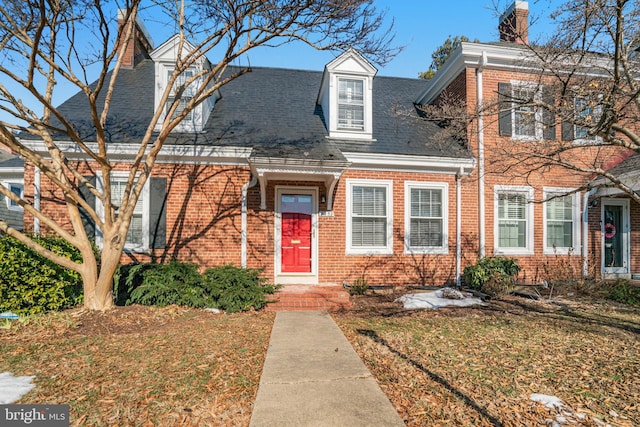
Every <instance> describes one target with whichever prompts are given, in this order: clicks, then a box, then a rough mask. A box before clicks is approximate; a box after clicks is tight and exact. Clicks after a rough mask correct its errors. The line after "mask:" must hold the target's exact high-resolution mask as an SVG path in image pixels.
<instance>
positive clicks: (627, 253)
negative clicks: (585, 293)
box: [600, 198, 631, 279]
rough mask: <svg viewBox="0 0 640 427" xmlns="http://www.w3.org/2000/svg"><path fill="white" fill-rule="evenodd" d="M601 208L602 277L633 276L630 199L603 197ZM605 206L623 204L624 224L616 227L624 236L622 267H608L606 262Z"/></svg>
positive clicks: (622, 241) (622, 240)
mask: <svg viewBox="0 0 640 427" xmlns="http://www.w3.org/2000/svg"><path fill="white" fill-rule="evenodd" d="M601 202H602V204H601V206H602V207H601V209H600V232H601V239H600V253H601V260H600V265H601V271H602V277H603V278H605V279H616V278H631V275H630V274H631V272H630V262H631V258H630V257H631V246H630V243H631V240H630V230H631V217H630V207H629V199H622V198H602V199H601ZM605 206H621V207H622V225H621V227H619V229H616V234H618V233H620V234H621V236H622V239H621V243H622V267H607V266H606V262H605V255H606V254H605V249H606V248H605V238H604V233H605V230H604V227H605V224H606V218H605V214H604V212H605Z"/></svg>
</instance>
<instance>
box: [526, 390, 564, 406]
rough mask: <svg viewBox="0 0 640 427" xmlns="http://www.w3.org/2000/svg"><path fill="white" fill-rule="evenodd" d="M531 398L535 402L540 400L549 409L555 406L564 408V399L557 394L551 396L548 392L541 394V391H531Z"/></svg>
mask: <svg viewBox="0 0 640 427" xmlns="http://www.w3.org/2000/svg"><path fill="white" fill-rule="evenodd" d="M529 399H531V400H533V401H534V402H540V403H542V404H543V405H544V406H546V407H547V408H549V409H553V408H557V409H562V400H560V398H559V397H556V396H549V395H547V394H540V393H531V397H529Z"/></svg>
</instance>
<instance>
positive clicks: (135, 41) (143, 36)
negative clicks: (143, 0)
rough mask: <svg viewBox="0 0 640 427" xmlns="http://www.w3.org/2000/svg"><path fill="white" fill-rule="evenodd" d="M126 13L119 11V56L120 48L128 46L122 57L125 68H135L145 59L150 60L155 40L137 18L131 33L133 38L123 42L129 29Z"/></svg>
mask: <svg viewBox="0 0 640 427" xmlns="http://www.w3.org/2000/svg"><path fill="white" fill-rule="evenodd" d="M125 17H126V12H125V11H124V10H122V9H119V10H118V40H117V43H118V51H117V52H118V55H119V54H120V47H121V46H122V44H125V43H126V45H127V47H126V49H125V51H124V55H123V57H122V67H123V68H133V67H135V66H136V65H138V63H139V62H140V61H142V60H143V59H148V58H149V57H150V56H149V52H151V51H152V50H153V40H152V39H151V36H150V35H149V32H148V31H147V29H146V28H145V27H144V24H143V23H142V22H141V21H140V20H139V19H138V17H137V16H136V22H135V26H134V28H133V31H132V32H131V37H130V38H129V39H127V40H123V39H121V38H124V36H125V34H126V30H127V28H126V27H125V24H126V21H125Z"/></svg>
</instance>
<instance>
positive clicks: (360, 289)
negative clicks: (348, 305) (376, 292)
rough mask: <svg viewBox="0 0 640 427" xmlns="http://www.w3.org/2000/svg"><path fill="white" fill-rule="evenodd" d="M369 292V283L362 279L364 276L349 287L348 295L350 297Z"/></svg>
mask: <svg viewBox="0 0 640 427" xmlns="http://www.w3.org/2000/svg"><path fill="white" fill-rule="evenodd" d="M368 290H369V282H367V279H366V278H365V277H364V274H363V275H362V276H360V277H358V278H356V280H354V281H353V285H351V286H350V287H349V294H351V295H364V294H366V293H367V291H368Z"/></svg>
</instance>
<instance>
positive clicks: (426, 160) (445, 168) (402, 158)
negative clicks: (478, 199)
mask: <svg viewBox="0 0 640 427" xmlns="http://www.w3.org/2000/svg"><path fill="white" fill-rule="evenodd" d="M343 155H344V156H345V157H346V158H347V160H349V162H350V163H351V165H352V167H353V168H357V169H367V170H380V171H382V170H386V171H388V170H394V171H398V172H415V173H443V174H454V175H456V174H460V175H469V174H470V173H471V172H472V171H473V169H474V168H475V167H476V160H475V159H474V158H456V157H436V156H408V155H400V154H378V153H375V154H374V153H348V152H347V153H343Z"/></svg>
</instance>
